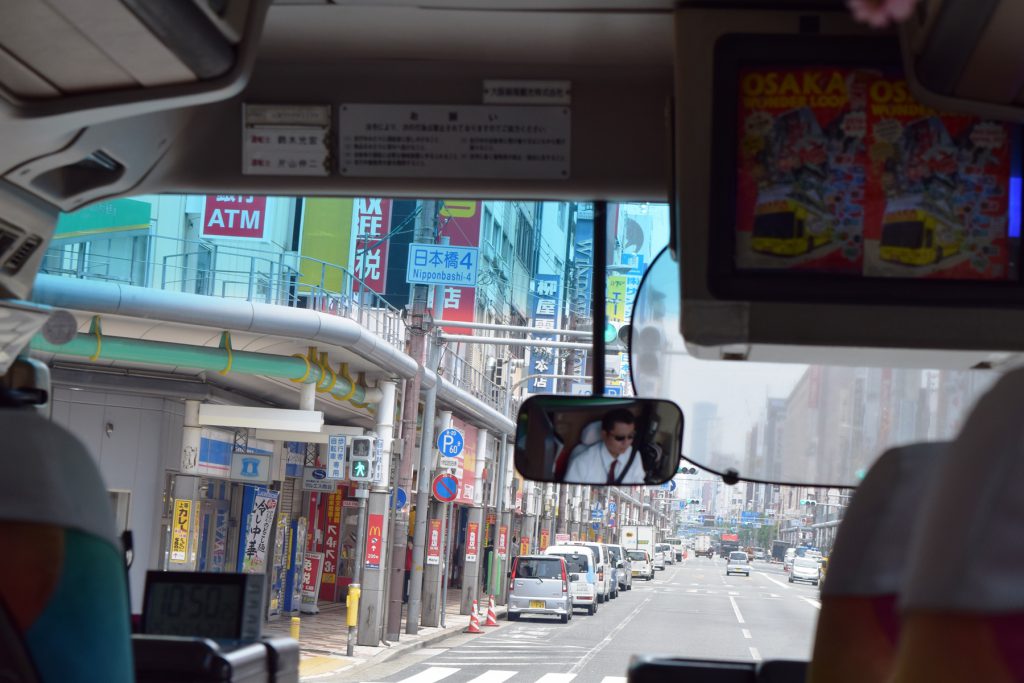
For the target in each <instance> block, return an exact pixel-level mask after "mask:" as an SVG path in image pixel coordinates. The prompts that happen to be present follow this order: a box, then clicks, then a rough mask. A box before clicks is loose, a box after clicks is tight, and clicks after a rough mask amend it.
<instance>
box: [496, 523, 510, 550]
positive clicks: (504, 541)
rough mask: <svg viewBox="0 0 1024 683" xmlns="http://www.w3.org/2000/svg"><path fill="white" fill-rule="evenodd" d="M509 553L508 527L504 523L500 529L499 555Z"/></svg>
mask: <svg viewBox="0 0 1024 683" xmlns="http://www.w3.org/2000/svg"><path fill="white" fill-rule="evenodd" d="M507 554H508V527H507V526H505V525H502V526H501V527H500V528H499V529H498V555H500V556H501V557H505V556H506V555H507Z"/></svg>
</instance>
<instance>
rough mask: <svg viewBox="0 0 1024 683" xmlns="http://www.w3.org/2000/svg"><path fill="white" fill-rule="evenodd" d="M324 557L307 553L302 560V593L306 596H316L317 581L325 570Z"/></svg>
mask: <svg viewBox="0 0 1024 683" xmlns="http://www.w3.org/2000/svg"><path fill="white" fill-rule="evenodd" d="M322 563H323V555H321V554H320V553H306V554H305V555H304V556H303V558H302V592H303V594H305V595H315V594H316V581H317V578H318V577H319V576H320V570H321V569H323V566H322Z"/></svg>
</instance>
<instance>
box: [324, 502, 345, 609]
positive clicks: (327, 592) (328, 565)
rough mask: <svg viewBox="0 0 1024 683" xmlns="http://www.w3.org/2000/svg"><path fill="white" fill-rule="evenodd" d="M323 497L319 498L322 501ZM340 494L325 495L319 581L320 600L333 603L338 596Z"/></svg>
mask: <svg viewBox="0 0 1024 683" xmlns="http://www.w3.org/2000/svg"><path fill="white" fill-rule="evenodd" d="M323 499H324V496H322V495H321V496H320V500H321V501H323ZM341 501H342V495H341V494H340V493H330V494H328V495H327V524H326V528H325V529H324V572H323V578H322V579H320V599H321V600H329V601H334V600H336V599H337V596H338V584H337V581H338V579H337V576H338V542H339V540H340V537H341Z"/></svg>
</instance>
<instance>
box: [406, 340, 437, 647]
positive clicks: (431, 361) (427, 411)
mask: <svg viewBox="0 0 1024 683" xmlns="http://www.w3.org/2000/svg"><path fill="white" fill-rule="evenodd" d="M427 355H428V358H427V367H429V368H430V369H431V370H436V368H437V357H438V355H439V353H438V347H437V344H436V340H434V339H431V342H430V344H429V348H428V352H427ZM440 381H441V380H440V377H438V378H437V379H436V380H435V382H434V386H432V387H431V388H430V389H428V390H427V392H426V396H425V398H424V401H423V438H422V439H420V460H419V467H418V469H417V474H416V507H415V509H416V525H415V528H414V529H413V539H412V572H411V573H410V575H409V613H408V616H407V617H406V621H405V632H406V633H407V634H409V635H416V634H417V633H419V627H420V614H421V612H422V599H423V568H424V566H425V562H426V557H425V555H424V540H425V539H426V537H427V518H428V515H427V514H425V513H426V510H427V506H428V504H429V501H430V480H431V476H430V475H431V474H432V472H433V469H434V413H435V410H436V406H437V383H438V382H440ZM421 513H423V514H421Z"/></svg>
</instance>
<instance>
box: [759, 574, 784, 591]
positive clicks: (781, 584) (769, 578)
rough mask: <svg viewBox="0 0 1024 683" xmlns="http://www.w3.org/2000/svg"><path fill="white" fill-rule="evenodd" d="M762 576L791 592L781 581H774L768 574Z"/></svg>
mask: <svg viewBox="0 0 1024 683" xmlns="http://www.w3.org/2000/svg"><path fill="white" fill-rule="evenodd" d="M761 576H762V577H764V578H766V579H768V580H769V581H771V582H772V583H774V584H775V585H777V586H781V587H783V588H785V589H786V590H789V586H787V585H786V584H784V583H782V582H781V581H776V580H775V579H773V578H772V577H770V576H768V575H767V574H761Z"/></svg>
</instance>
